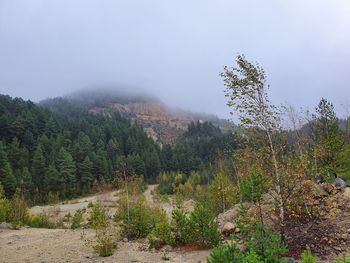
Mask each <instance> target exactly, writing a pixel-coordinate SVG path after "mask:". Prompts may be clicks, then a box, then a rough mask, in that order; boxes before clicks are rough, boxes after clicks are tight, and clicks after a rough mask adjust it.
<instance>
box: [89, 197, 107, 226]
mask: <svg viewBox="0 0 350 263" xmlns="http://www.w3.org/2000/svg"><path fill="white" fill-rule="evenodd" d="M89 224H90V225H91V227H92V228H93V229H101V228H105V227H107V225H108V215H107V211H106V210H105V209H104V208H103V207H102V206H101V204H100V203H96V204H94V205H93V206H92V211H91V214H90V218H89Z"/></svg>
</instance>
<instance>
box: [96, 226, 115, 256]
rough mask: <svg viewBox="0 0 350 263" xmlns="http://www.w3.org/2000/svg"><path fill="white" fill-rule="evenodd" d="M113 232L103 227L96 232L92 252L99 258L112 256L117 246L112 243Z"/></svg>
mask: <svg viewBox="0 0 350 263" xmlns="http://www.w3.org/2000/svg"><path fill="white" fill-rule="evenodd" d="M113 232H114V231H113V230H112V229H110V228H109V227H103V228H99V229H98V230H96V244H95V245H94V246H93V249H94V251H95V252H96V253H97V254H99V255H100V256H101V257H109V256H111V255H113V252H114V250H115V249H116V248H117V245H116V243H115V241H114V238H113V237H114V235H113Z"/></svg>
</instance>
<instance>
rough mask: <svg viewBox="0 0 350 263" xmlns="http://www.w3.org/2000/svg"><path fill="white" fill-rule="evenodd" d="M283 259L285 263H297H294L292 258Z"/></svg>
mask: <svg viewBox="0 0 350 263" xmlns="http://www.w3.org/2000/svg"><path fill="white" fill-rule="evenodd" d="M285 259H286V261H287V263H296V262H297V261H296V260H295V259H294V258H292V257H289V258H285Z"/></svg>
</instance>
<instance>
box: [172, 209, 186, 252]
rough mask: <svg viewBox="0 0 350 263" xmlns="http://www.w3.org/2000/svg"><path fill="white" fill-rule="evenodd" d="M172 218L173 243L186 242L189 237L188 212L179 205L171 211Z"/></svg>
mask: <svg viewBox="0 0 350 263" xmlns="http://www.w3.org/2000/svg"><path fill="white" fill-rule="evenodd" d="M172 220H173V222H172V225H173V233H174V238H175V243H176V244H177V245H184V244H188V243H189V242H190V239H191V229H190V220H189V218H188V214H187V213H186V212H185V211H184V210H183V209H182V208H181V207H177V208H176V209H174V210H173V211H172Z"/></svg>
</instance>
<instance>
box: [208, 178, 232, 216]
mask: <svg viewBox="0 0 350 263" xmlns="http://www.w3.org/2000/svg"><path fill="white" fill-rule="evenodd" d="M208 192H209V193H208V202H209V206H210V208H211V210H212V211H213V213H214V214H215V215H218V214H220V213H223V212H225V211H226V210H227V209H229V208H231V206H232V205H233V204H234V201H235V186H234V184H233V182H232V180H231V179H230V178H229V177H228V176H227V175H224V174H218V175H216V176H215V177H214V180H213V181H212V182H211V183H210V185H209V189H208Z"/></svg>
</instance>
